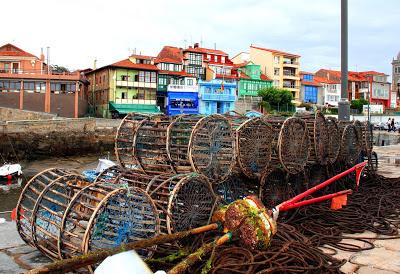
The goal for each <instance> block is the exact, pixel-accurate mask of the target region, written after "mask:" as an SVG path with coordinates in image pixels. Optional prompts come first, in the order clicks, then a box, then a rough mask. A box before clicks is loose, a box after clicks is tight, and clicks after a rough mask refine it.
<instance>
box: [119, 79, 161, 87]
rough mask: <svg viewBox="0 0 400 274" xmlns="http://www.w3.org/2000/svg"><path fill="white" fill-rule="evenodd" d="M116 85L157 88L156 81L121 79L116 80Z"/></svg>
mask: <svg viewBox="0 0 400 274" xmlns="http://www.w3.org/2000/svg"><path fill="white" fill-rule="evenodd" d="M117 86H119V87H134V88H157V84H156V83H148V82H134V81H123V80H117Z"/></svg>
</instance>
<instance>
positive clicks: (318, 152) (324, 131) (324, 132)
mask: <svg viewBox="0 0 400 274" xmlns="http://www.w3.org/2000/svg"><path fill="white" fill-rule="evenodd" d="M298 117H300V118H301V119H302V120H303V121H305V123H306V125H307V129H308V136H309V138H310V154H309V157H308V163H309V164H320V165H326V164H327V161H328V151H329V150H328V148H329V132H328V128H327V125H326V121H325V117H324V115H323V114H322V113H321V112H320V111H317V112H316V113H315V114H299V115H298Z"/></svg>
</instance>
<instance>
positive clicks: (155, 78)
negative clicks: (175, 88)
mask: <svg viewBox="0 0 400 274" xmlns="http://www.w3.org/2000/svg"><path fill="white" fill-rule="evenodd" d="M156 81H157V74H156V73H155V72H154V71H153V72H152V73H151V81H150V82H151V83H156Z"/></svg>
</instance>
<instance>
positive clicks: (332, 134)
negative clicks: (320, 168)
mask: <svg viewBox="0 0 400 274" xmlns="http://www.w3.org/2000/svg"><path fill="white" fill-rule="evenodd" d="M326 125H327V129H328V133H329V134H328V136H329V139H328V140H329V142H328V161H329V163H331V164H333V163H334V162H335V161H336V159H337V158H338V156H339V152H340V139H341V136H340V132H339V128H338V125H337V119H336V118H334V117H328V118H326Z"/></svg>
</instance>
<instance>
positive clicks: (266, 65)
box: [232, 45, 301, 102]
mask: <svg viewBox="0 0 400 274" xmlns="http://www.w3.org/2000/svg"><path fill="white" fill-rule="evenodd" d="M300 57H301V56H300V55H297V54H292V53H288V52H283V51H278V50H273V49H267V48H262V47H256V46H253V45H251V46H250V51H249V52H241V53H239V54H237V55H236V56H235V57H233V58H232V61H233V62H234V63H235V64H239V63H243V62H244V61H251V62H253V63H254V64H257V65H260V67H261V71H262V72H263V73H264V74H265V75H267V76H268V78H270V79H271V80H272V81H273V85H274V86H275V87H278V88H284V89H287V90H289V91H291V92H292V94H293V98H295V100H296V101H298V102H299V101H300Z"/></svg>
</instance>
